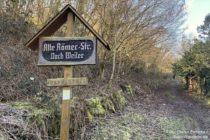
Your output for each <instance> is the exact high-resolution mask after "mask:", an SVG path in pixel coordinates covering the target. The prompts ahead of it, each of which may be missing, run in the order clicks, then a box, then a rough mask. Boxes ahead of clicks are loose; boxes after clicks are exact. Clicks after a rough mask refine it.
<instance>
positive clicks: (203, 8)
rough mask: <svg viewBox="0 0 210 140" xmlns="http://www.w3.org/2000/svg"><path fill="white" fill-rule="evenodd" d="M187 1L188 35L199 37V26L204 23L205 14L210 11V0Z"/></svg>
mask: <svg viewBox="0 0 210 140" xmlns="http://www.w3.org/2000/svg"><path fill="white" fill-rule="evenodd" d="M186 1H187V11H188V16H187V21H186V26H187V27H188V28H187V30H186V32H185V33H186V34H187V35H191V36H195V37H197V35H198V34H197V26H199V25H202V24H203V21H204V19H205V16H206V15H207V14H208V13H210V0H186Z"/></svg>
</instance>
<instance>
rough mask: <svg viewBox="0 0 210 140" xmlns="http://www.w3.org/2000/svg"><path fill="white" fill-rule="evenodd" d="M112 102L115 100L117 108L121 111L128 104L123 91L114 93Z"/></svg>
mask: <svg viewBox="0 0 210 140" xmlns="http://www.w3.org/2000/svg"><path fill="white" fill-rule="evenodd" d="M112 100H113V103H114V105H115V107H116V108H117V109H120V110H122V109H123V108H124V107H125V105H126V103H127V101H126V98H125V97H124V95H123V92H122V90H119V91H117V92H115V93H113V95H112Z"/></svg>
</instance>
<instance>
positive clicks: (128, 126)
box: [87, 81, 210, 140]
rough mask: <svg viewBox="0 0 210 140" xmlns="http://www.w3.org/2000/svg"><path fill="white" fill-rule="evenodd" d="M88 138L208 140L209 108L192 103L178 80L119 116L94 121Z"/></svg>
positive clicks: (135, 101)
mask: <svg viewBox="0 0 210 140" xmlns="http://www.w3.org/2000/svg"><path fill="white" fill-rule="evenodd" d="M91 132H92V133H90V134H89V135H88V136H87V139H97V140H103V139H104V140H105V139H113V140H141V139H142V140H144V139H147V140H150V139H151V140H153V139H160V140H170V139H189V140H191V139H196V140H197V139H201V140H202V139H210V109H209V108H206V107H204V106H202V105H200V104H199V103H197V102H195V101H194V100H192V99H191V98H190V97H189V96H187V94H186V93H185V92H184V90H183V89H182V88H181V86H180V85H179V83H178V82H177V81H173V82H172V83H171V84H170V85H168V86H167V87H164V89H161V90H158V91H156V93H152V94H146V93H141V94H139V95H138V96H137V97H135V98H134V99H133V101H132V102H130V103H129V105H128V107H127V108H126V109H125V111H124V112H123V113H122V114H120V115H116V114H115V115H112V116H109V117H108V118H105V119H103V120H102V119H100V120H98V121H96V122H95V125H94V127H93V131H91Z"/></svg>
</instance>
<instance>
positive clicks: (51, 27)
mask: <svg viewBox="0 0 210 140" xmlns="http://www.w3.org/2000/svg"><path fill="white" fill-rule="evenodd" d="M68 13H73V15H75V16H76V17H77V18H78V19H79V20H80V22H82V24H83V25H84V26H85V27H86V28H87V29H88V30H89V31H90V32H91V33H92V34H93V35H94V36H95V37H96V38H97V39H98V40H99V41H100V42H101V43H102V44H103V46H104V47H105V48H106V49H108V50H110V47H109V44H108V43H107V42H106V41H105V40H104V39H103V38H102V37H101V36H100V35H99V34H98V33H97V32H96V31H95V30H94V29H93V28H92V27H91V26H90V24H89V23H88V22H87V21H86V20H85V19H84V18H83V17H82V16H81V15H80V14H79V13H78V12H77V11H76V10H75V9H74V8H73V7H72V6H71V5H69V4H68V5H66V6H65V7H64V8H63V9H62V10H61V11H60V12H59V13H58V14H57V15H56V16H55V17H53V18H52V19H51V20H50V21H49V22H48V23H47V24H46V25H45V26H44V27H43V28H42V29H41V30H40V31H39V32H37V33H36V34H35V35H34V36H33V37H32V38H31V39H30V40H29V41H28V42H27V43H26V44H25V46H26V47H29V48H31V49H32V50H36V49H37V48H38V44H39V38H40V37H44V36H50V35H52V34H53V33H54V32H56V31H57V30H58V29H59V28H60V27H61V26H62V25H63V24H64V23H65V22H66V21H67V15H68Z"/></svg>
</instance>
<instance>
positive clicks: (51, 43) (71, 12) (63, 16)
mask: <svg viewBox="0 0 210 140" xmlns="http://www.w3.org/2000/svg"><path fill="white" fill-rule="evenodd" d="M75 17H76V18H77V19H79V21H80V22H81V23H82V24H83V25H84V26H85V27H86V28H87V29H88V30H89V31H90V32H91V33H92V34H93V35H94V37H74V30H73V29H74V18H75ZM64 23H66V25H67V29H66V37H49V36H50V35H52V34H53V33H54V32H56V31H57V30H58V29H59V28H60V27H61V26H62V25H63V24H64ZM96 41H99V42H100V43H101V44H102V45H103V46H104V47H105V48H106V49H108V50H110V48H109V45H108V43H107V42H106V41H105V40H103V38H102V37H101V36H100V35H99V34H98V33H97V32H96V31H95V30H94V29H93V28H92V27H91V26H90V25H89V24H88V23H87V21H85V19H84V18H83V17H82V16H81V15H80V14H79V13H78V12H77V11H76V10H75V9H74V8H73V7H72V6H71V5H67V6H65V7H64V8H63V9H62V10H61V11H60V12H59V13H58V14H57V15H56V16H55V17H54V18H53V19H52V20H51V21H49V22H48V23H47V24H46V25H45V26H44V27H43V28H42V29H41V30H40V31H39V32H38V33H37V34H35V35H34V37H33V38H31V39H30V40H29V41H28V42H27V43H26V46H27V47H29V48H31V49H32V50H36V49H37V48H39V60H38V66H54V65H57V66H59V65H60V66H64V78H56V79H47V85H48V86H60V87H63V101H62V111H61V129H60V140H68V139H69V123H70V99H71V97H72V86H79V85H80V86H84V85H87V84H88V79H87V78H86V77H80V78H74V77H73V67H72V65H84V64H96V50H97V49H96V48H97V46H96V44H97V43H96Z"/></svg>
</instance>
